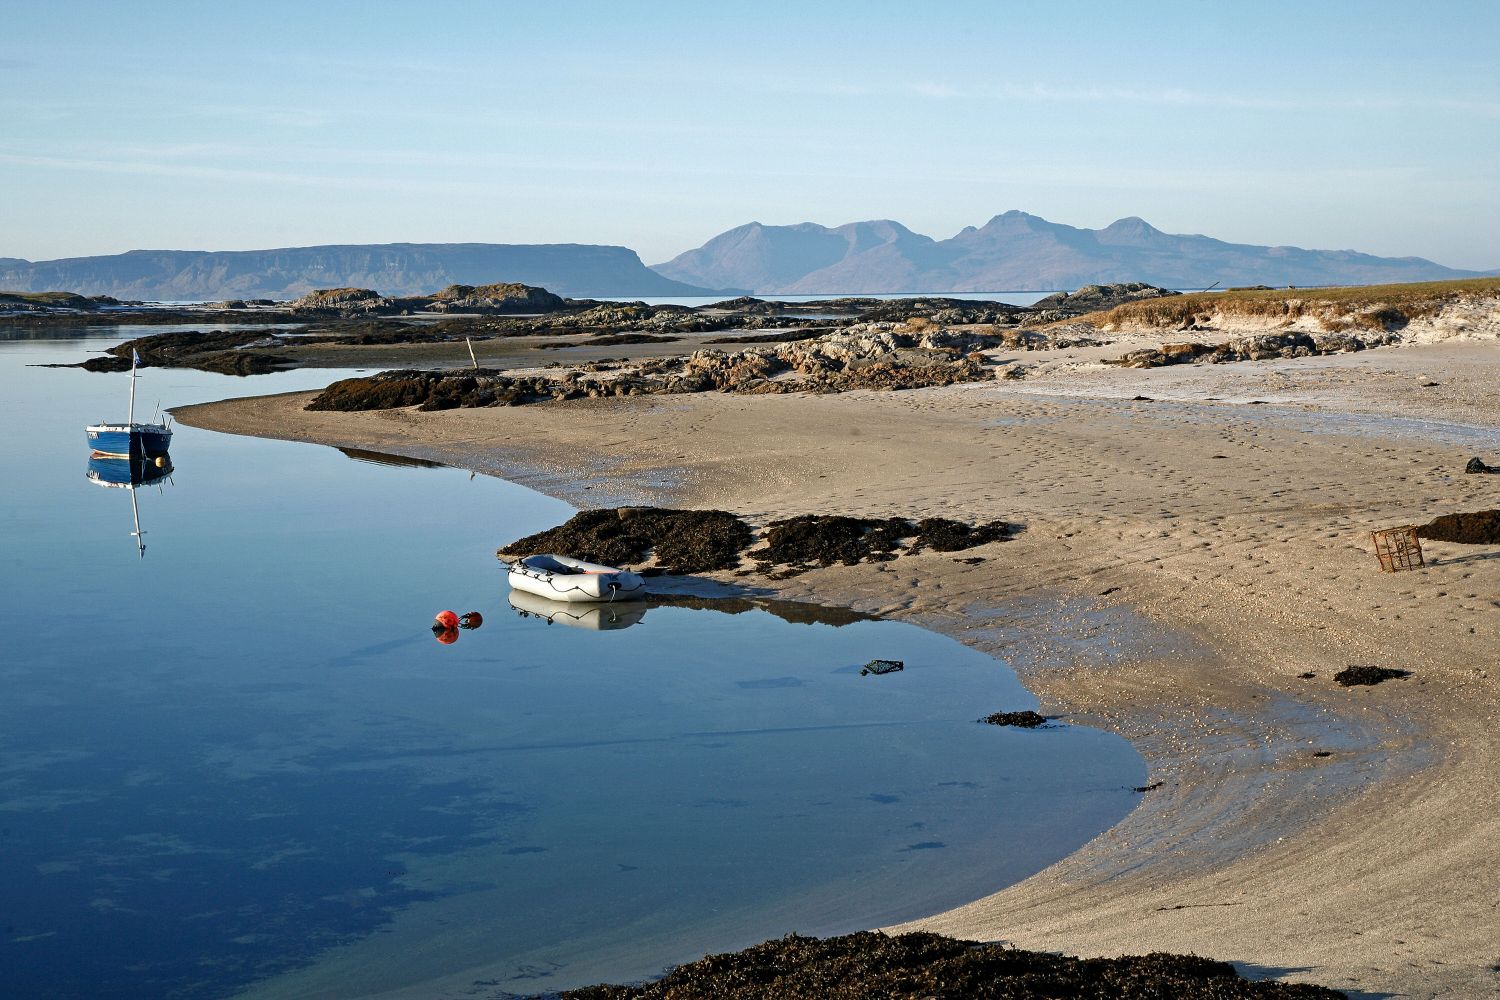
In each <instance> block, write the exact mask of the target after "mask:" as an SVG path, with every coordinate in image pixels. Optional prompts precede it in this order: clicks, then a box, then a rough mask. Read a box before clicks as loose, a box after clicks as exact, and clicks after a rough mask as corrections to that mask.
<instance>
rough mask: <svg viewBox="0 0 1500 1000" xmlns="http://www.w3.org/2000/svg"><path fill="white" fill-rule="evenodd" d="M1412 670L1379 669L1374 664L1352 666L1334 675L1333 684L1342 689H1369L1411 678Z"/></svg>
mask: <svg viewBox="0 0 1500 1000" xmlns="http://www.w3.org/2000/svg"><path fill="white" fill-rule="evenodd" d="M1410 676H1411V671H1410V670H1397V669H1396V668H1394V667H1377V666H1374V665H1373V664H1364V665H1350V666H1347V667H1345V668H1344V669H1343V670H1340V671H1339V672H1338V673H1336V674H1334V675H1333V682H1334V683H1335V684H1338V685H1340V686H1342V687H1368V686H1370V685H1373V684H1380V683H1382V682H1383V681H1389V680H1394V679H1395V678H1398V677H1410Z"/></svg>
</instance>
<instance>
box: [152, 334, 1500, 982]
mask: <svg viewBox="0 0 1500 1000" xmlns="http://www.w3.org/2000/svg"><path fill="white" fill-rule="evenodd" d="M1104 353H1106V354H1109V355H1110V356H1118V354H1119V353H1120V350H1119V349H1113V350H1109V351H1106V352H1104ZM1497 360H1500V346H1496V345H1493V344H1446V345H1436V346H1417V347H1403V348H1392V349H1385V350H1379V351H1372V352H1366V353H1363V354H1358V355H1350V356H1343V357H1334V358H1312V359H1303V360H1297V361H1278V362H1252V363H1244V364H1236V365H1221V366H1211V367H1181V368H1170V369H1157V370H1150V371H1128V370H1120V369H1114V368H1103V367H1100V366H1098V365H1091V364H1088V363H1087V362H1088V361H1089V352H1085V351H1079V352H1072V353H1071V354H1068V353H1062V354H1057V353H1049V354H1047V355H1041V354H1037V355H1021V356H1017V361H1018V363H1022V364H1027V365H1031V366H1034V367H1033V371H1032V373H1031V376H1030V377H1029V378H1028V379H1026V380H1024V381H1019V382H998V381H997V382H994V383H980V384H972V385H963V386H954V387H949V388H942V389H929V390H921V391H915V392H904V393H870V392H859V393H849V394H845V395H842V396H822V397H817V396H754V397H744V396H723V395H717V394H710V395H697V396H671V397H647V398H632V399H622V400H580V401H577V402H573V403H565V404H550V405H537V406H527V407H518V408H512V409H498V410H497V409H486V410H456V411H446V412H439V413H417V412H412V411H387V412H374V413H361V414H343V413H307V412H304V411H303V410H302V409H301V406H302V404H303V403H304V402H305V401H306V399H307V398H308V397H307V394H295V395H289V396H279V397H265V398H256V399H246V400H233V401H228V402H224V403H216V404H210V405H206V406H199V407H191V408H186V409H183V410H180V411H178V417H179V419H181V420H182V421H183V422H184V423H189V424H193V425H195V426H201V427H209V428H214V429H219V430H225V431H231V432H236V433H245V434H254V435H262V436H268V437H278V438H288V439H297V440H308V441H318V442H323V443H327V444H337V445H342V446H353V447H361V448H368V449H376V450H381V451H387V452H393V453H397V454H403V455H410V456H415V457H422V458H429V459H435V460H439V461H446V462H450V463H453V464H456V465H461V466H465V467H470V468H477V469H480V470H482V471H487V472H493V473H497V474H501V475H505V476H507V477H508V478H511V479H514V480H516V481H519V482H523V483H526V484H528V485H531V486H534V487H536V488H539V489H542V490H544V491H547V492H551V493H554V494H556V495H559V496H562V497H564V498H566V499H568V500H570V501H572V502H574V503H576V504H578V505H582V506H600V505H606V504H612V503H616V502H619V501H621V500H631V501H649V502H657V503H669V504H679V505H688V506H714V507H723V508H726V509H729V510H733V511H736V512H739V513H741V514H744V515H746V516H747V517H749V518H751V519H753V520H755V521H757V522H761V523H763V522H765V521H767V520H770V519H772V518H774V517H776V516H779V515H788V514H797V513H811V512H823V513H834V512H840V513H852V514H861V515H902V516H908V517H917V516H923V515H944V516H954V517H962V518H968V519H975V520H981V519H982V520H988V519H993V518H1007V519H1010V520H1014V521H1018V522H1023V523H1024V524H1025V526H1026V529H1025V531H1024V533H1022V534H1021V535H1020V537H1019V538H1018V539H1017V540H1016V541H1013V542H1010V543H1005V544H996V545H992V546H989V547H986V548H983V549H979V550H975V551H974V552H969V553H960V554H959V555H962V556H970V555H982V556H984V557H985V561H983V562H981V563H978V564H975V565H968V564H965V563H962V562H959V561H957V560H956V559H955V558H954V557H953V556H952V555H944V554H936V553H926V554H922V555H919V556H910V557H902V558H901V559H899V560H897V561H895V562H894V563H887V564H881V565H869V566H859V567H852V568H851V567H837V568H831V569H826V570H816V571H813V572H810V573H807V574H805V575H803V576H800V577H797V578H794V579H792V580H788V581H782V582H779V583H771V582H769V581H765V580H760V579H755V578H751V579H749V580H736V581H735V582H737V583H747V584H748V585H751V586H754V587H756V588H757V589H759V590H761V591H763V592H769V591H771V590H774V591H775V592H777V593H778V594H779V595H781V596H784V597H791V598H804V599H816V600H819V601H822V602H824V603H841V604H846V605H849V606H851V607H855V608H859V609H861V610H867V611H878V612H880V613H883V614H887V615H891V616H894V617H898V618H903V619H907V620H911V621H915V622H918V623H920V624H923V625H926V626H929V627H932V628H935V629H937V630H940V631H942V632H945V633H948V634H950V635H953V636H955V637H957V638H959V639H961V640H962V641H964V642H966V643H969V644H971V645H973V646H976V647H978V648H981V649H984V650H987V651H989V652H992V653H994V654H995V655H997V656H999V657H1002V658H1004V659H1005V660H1007V661H1008V662H1009V663H1010V664H1011V665H1012V666H1013V667H1015V668H1016V669H1017V670H1018V671H1019V672H1020V674H1021V676H1022V679H1023V680H1024V681H1025V682H1026V684H1027V685H1028V686H1029V687H1030V688H1031V689H1032V690H1033V691H1035V692H1037V694H1038V695H1039V696H1040V697H1041V698H1042V700H1043V703H1044V711H1047V712H1048V713H1057V714H1060V715H1062V716H1064V717H1065V718H1066V719H1068V720H1070V721H1073V722H1077V723H1080V724H1087V725H1094V726H1100V727H1104V728H1107V729H1111V730H1114V731H1117V732H1120V733H1122V734H1124V735H1125V736H1127V737H1128V738H1130V739H1131V740H1132V741H1133V743H1134V744H1135V746H1136V747H1137V748H1138V749H1139V750H1140V751H1141V752H1142V753H1143V754H1144V755H1145V756H1146V758H1147V760H1148V762H1149V764H1150V766H1151V775H1152V777H1151V780H1152V781H1153V782H1161V786H1160V787H1159V788H1158V789H1156V790H1153V791H1150V792H1147V793H1145V794H1143V795H1142V797H1141V805H1140V807H1139V808H1138V809H1136V810H1135V811H1134V812H1133V813H1132V814H1131V815H1130V816H1129V817H1127V818H1126V819H1125V820H1124V821H1123V822H1122V823H1121V824H1120V825H1118V826H1117V827H1115V828H1114V829H1112V830H1110V831H1108V832H1107V833H1105V834H1103V835H1102V836H1100V837H1099V838H1097V839H1096V840H1095V841H1093V842H1092V843H1091V844H1089V845H1088V846H1087V847H1086V848H1084V849H1083V850H1082V851H1080V852H1078V853H1076V854H1074V855H1073V856H1071V857H1069V858H1067V859H1065V860H1063V861H1061V862H1059V863H1058V864H1056V865H1054V866H1052V867H1051V868H1049V869H1047V870H1045V871H1043V872H1041V873H1039V874H1038V875H1036V876H1034V877H1032V878H1031V879H1029V880H1027V881H1026V882H1023V883H1022V884H1020V885H1017V886H1012V887H1010V888H1005V889H1003V890H1001V891H999V892H993V891H992V890H993V889H994V888H995V887H991V886H986V885H975V886H974V895H975V897H976V900H977V901H976V902H974V903H972V904H970V905H968V906H964V907H961V908H959V909H957V910H954V911H951V912H948V913H943V914H939V915H936V916H933V917H931V918H928V919H925V920H920V921H917V922H915V923H914V924H912V925H910V926H920V927H925V928H931V929H934V930H938V931H942V932H945V933H949V934H955V935H960V936H964V937H972V938H980V939H985V940H1004V941H1009V942H1013V943H1014V944H1016V945H1019V946H1023V947H1030V948H1042V949H1049V950H1056V951H1065V952H1070V953H1073V954H1079V955H1116V954H1121V953H1139V952H1144V951H1150V950H1170V951H1189V952H1196V953H1199V954H1203V955H1209V956H1213V957H1215V958H1222V959H1227V960H1231V961H1234V962H1237V963H1240V964H1241V967H1242V969H1243V970H1244V971H1246V972H1247V973H1250V974H1252V975H1256V976H1262V977H1276V978H1283V979H1287V980H1292V981H1311V982H1318V983H1322V984H1324V985H1327V986H1332V987H1335V988H1340V989H1346V990H1350V991H1351V992H1352V993H1353V994H1354V995H1362V994H1363V995H1377V996H1378V995H1400V996H1407V997H1471V996H1493V995H1496V992H1497V989H1500V973H1497V971H1496V970H1497V963H1500V877H1497V876H1500V863H1497V861H1496V853H1497V845H1500V787H1497V786H1500V754H1497V747H1500V734H1497V730H1500V726H1497V723H1500V698H1497V691H1500V688H1497V684H1500V676H1497V674H1500V671H1497V670H1496V669H1495V668H1496V666H1497V664H1496V651H1497V648H1500V645H1497V641H1500V550H1497V549H1487V548H1475V547H1467V546H1458V545H1444V544H1431V543H1429V545H1428V546H1427V550H1428V556H1429V559H1430V562H1429V565H1428V566H1427V567H1426V568H1425V569H1422V570H1418V571H1414V572H1407V573H1399V574H1384V573H1381V572H1379V571H1378V567H1377V565H1376V561H1375V558H1374V556H1373V554H1372V550H1371V548H1370V544H1369V532H1370V530H1371V529H1375V528H1381V527H1389V526H1393V525H1400V524H1406V523H1411V522H1420V521H1425V520H1428V519H1430V518H1432V517H1434V516H1436V515H1438V514H1441V513H1446V512H1450V511H1459V510H1476V509H1481V508H1488V507H1496V506H1500V503H1497V500H1500V496H1497V495H1500V476H1466V475H1464V474H1463V467H1464V463H1465V462H1466V461H1467V460H1468V458H1469V457H1470V456H1471V455H1475V454H1481V455H1483V456H1484V457H1486V459H1487V460H1489V461H1491V462H1492V463H1493V462H1496V461H1500V383H1497V381H1496V380H1495V379H1494V378H1493V376H1492V374H1491V372H1492V370H1493V367H1494V365H1495V362H1496V361H1497ZM1038 362H1040V364H1038ZM1428 383H1437V384H1436V385H1430V384H1428ZM1137 395H1144V396H1150V397H1152V399H1153V400H1154V401H1141V400H1136V399H1134V398H1133V397H1135V396H1137ZM1252 400H1265V401H1268V402H1267V405H1252V404H1251V401H1252ZM492 541H493V542H494V543H495V544H496V545H499V544H501V543H503V542H505V541H508V539H503V538H495V539H492ZM1353 663H1376V664H1381V665H1385V666H1393V667H1402V668H1406V669H1409V670H1411V671H1413V676H1411V677H1410V678H1407V679H1404V680H1396V681H1389V682H1386V683H1385V684H1382V685H1380V686H1377V687H1371V688H1351V689H1345V688H1340V687H1338V686H1336V685H1335V684H1334V683H1333V682H1332V679H1331V678H1332V675H1333V673H1334V672H1336V671H1337V670H1339V669H1341V668H1343V667H1344V666H1346V665H1348V664H1353ZM1306 672H1312V673H1315V674H1316V677H1313V678H1303V677H1301V676H1300V675H1302V674H1304V673H1306ZM1320 752H1321V753H1325V754H1327V756H1314V754H1315V753H1320ZM995 849H996V850H1005V845H1004V844H1003V843H997V844H996V845H995ZM980 897H983V898H980Z"/></svg>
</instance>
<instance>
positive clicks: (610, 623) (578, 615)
mask: <svg viewBox="0 0 1500 1000" xmlns="http://www.w3.org/2000/svg"><path fill="white" fill-rule="evenodd" d="M510 606H511V607H512V608H514V609H515V611H516V613H517V614H519V615H520V616H521V617H522V618H539V619H541V620H542V621H545V622H546V623H547V624H548V625H552V624H557V625H566V626H568V627H569V628H581V629H586V630H588V631H590V632H610V631H614V630H616V629H622V628H629V627H630V626H632V625H634V624H636V623H637V622H639V621H640V620H641V619H642V618H644V617H646V606H645V605H644V604H642V603H641V602H640V601H619V602H616V603H613V604H582V603H574V604H569V603H568V602H566V601H549V600H547V599H546V598H545V597H538V596H536V595H535V594H528V593H526V592H525V591H524V590H512V591H511V592H510Z"/></svg>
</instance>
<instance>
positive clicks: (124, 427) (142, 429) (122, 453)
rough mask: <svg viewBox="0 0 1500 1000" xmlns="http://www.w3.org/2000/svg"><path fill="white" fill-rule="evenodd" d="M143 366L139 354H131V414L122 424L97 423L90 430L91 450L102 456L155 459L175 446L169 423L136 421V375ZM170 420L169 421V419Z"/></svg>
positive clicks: (134, 352)
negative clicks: (137, 369) (171, 446)
mask: <svg viewBox="0 0 1500 1000" xmlns="http://www.w3.org/2000/svg"><path fill="white" fill-rule="evenodd" d="M140 363H141V356H140V353H139V352H137V351H135V350H132V351H131V352H130V413H129V415H128V416H127V418H126V420H125V423H123V424H111V423H98V424H94V425H93V426H91V427H89V428H88V429H87V431H88V436H89V447H90V448H92V449H94V451H96V452H99V453H100V454H102V455H113V456H118V457H120V458H156V457H158V456H160V455H165V454H166V453H167V447H168V446H169V445H171V443H172V428H171V426H170V425H169V423H168V421H167V420H163V421H162V422H161V423H157V424H138V423H136V422H135V380H136V379H138V378H140V376H139V375H137V374H136V373H135V370H136V367H137V366H138V365H139V364H140ZM168 419H170V418H168Z"/></svg>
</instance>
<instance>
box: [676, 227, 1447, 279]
mask: <svg viewBox="0 0 1500 1000" xmlns="http://www.w3.org/2000/svg"><path fill="white" fill-rule="evenodd" d="M658 271H659V273H662V274H665V275H666V276H668V277H670V278H674V279H676V280H678V281H684V282H689V283H692V284H695V285H704V286H709V287H720V288H752V289H754V290H755V291H756V292H757V293H787V294H804V293H805V294H844V293H854V292H864V293H876V294H878V293H882V292H896V291H923V292H979V291H990V292H994V291H1004V290H1006V289H1026V288H1044V289H1057V288H1078V287H1080V286H1082V285H1087V284H1098V283H1109V282H1128V281H1144V282H1149V283H1150V284H1153V285H1159V286H1162V287H1165V288H1202V287H1204V286H1206V285H1210V284H1212V283H1214V282H1216V281H1219V282H1223V283H1224V284H1226V285H1227V284H1237V285H1255V284H1265V285H1286V284H1294V285H1337V284H1372V283H1373V284H1379V283H1384V282H1392V281H1434V280H1441V279H1445V278H1460V277H1469V276H1472V275H1473V274H1475V273H1476V272H1468V271H1458V270H1453V269H1450V268H1445V267H1441V266H1439V265H1437V264H1433V263H1432V262H1430V261H1420V260H1400V259H1393V258H1383V257H1371V256H1367V255H1363V254H1352V255H1351V254H1349V253H1340V252H1337V251H1322V250H1299V249H1295V248H1286V249H1273V248H1271V247H1263V246H1250V245H1245V244H1234V243H1226V242H1222V241H1220V240H1215V239H1211V238H1209V237H1206V236H1177V235H1171V234H1168V233H1164V232H1162V231H1161V230H1159V229H1157V228H1156V227H1155V226H1153V225H1151V224H1150V223H1149V222H1147V221H1146V220H1145V219H1142V218H1141V217H1140V216H1136V215H1130V216H1126V217H1125V218H1123V219H1117V220H1115V221H1114V222H1112V223H1110V224H1109V225H1108V226H1106V227H1105V228H1103V229H1081V228H1078V227H1075V226H1069V225H1065V224H1063V223H1058V222H1050V221H1048V220H1047V219H1044V218H1042V217H1041V216H1038V215H1032V214H1031V213H1029V212H1023V211H1020V210H1019V209H1011V210H1010V211H1008V212H1002V213H1001V214H999V215H996V216H994V217H992V218H991V219H990V220H989V222H987V223H985V224H984V225H983V226H981V227H979V228H977V229H976V228H974V227H973V226H966V227H964V229H963V230H962V231H960V232H959V233H958V234H956V235H955V236H952V237H949V238H948V239H945V240H936V241H935V240H933V239H932V238H931V237H928V236H924V235H922V234H920V233H914V232H912V231H911V230H910V229H907V228H906V227H905V226H903V225H901V224H900V223H898V222H895V221H893V220H890V219H872V220H867V221H864V222H851V223H848V224H846V225H842V226H839V227H837V228H836V229H829V228H825V227H822V226H816V225H813V224H811V223H802V224H801V225H796V226H765V227H763V228H757V230H756V231H755V232H754V233H753V234H752V236H751V238H749V239H746V240H744V241H743V245H736V246H734V247H726V246H724V245H723V244H721V243H719V242H718V241H717V240H710V241H709V243H707V244H705V245H704V246H703V247H700V248H699V249H697V250H690V251H688V252H687V253H684V254H682V255H680V256H679V257H677V258H676V259H675V260H673V261H669V262H668V263H666V264H662V265H658Z"/></svg>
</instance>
